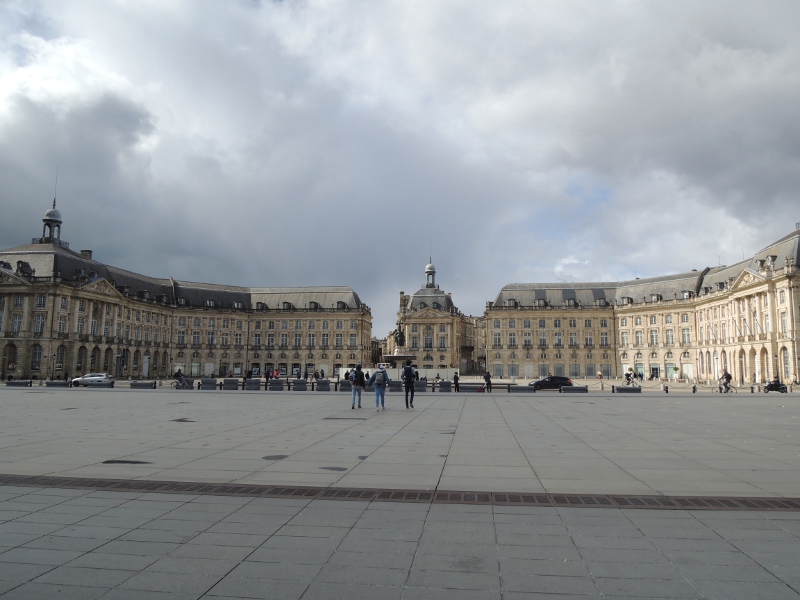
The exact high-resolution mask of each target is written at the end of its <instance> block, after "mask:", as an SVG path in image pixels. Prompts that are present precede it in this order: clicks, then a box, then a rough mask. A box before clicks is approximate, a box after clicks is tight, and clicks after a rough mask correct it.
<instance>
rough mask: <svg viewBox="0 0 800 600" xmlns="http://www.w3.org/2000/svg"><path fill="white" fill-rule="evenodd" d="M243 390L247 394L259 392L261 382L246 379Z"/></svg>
mask: <svg viewBox="0 0 800 600" xmlns="http://www.w3.org/2000/svg"><path fill="white" fill-rule="evenodd" d="M244 389H245V390H246V391H248V392H259V391H261V380H260V379H247V380H245V382H244Z"/></svg>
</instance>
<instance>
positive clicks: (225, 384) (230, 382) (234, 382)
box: [222, 379, 239, 391]
mask: <svg viewBox="0 0 800 600" xmlns="http://www.w3.org/2000/svg"><path fill="white" fill-rule="evenodd" d="M222 389H223V390H228V391H235V390H238V389H239V380H238V379H223V380H222Z"/></svg>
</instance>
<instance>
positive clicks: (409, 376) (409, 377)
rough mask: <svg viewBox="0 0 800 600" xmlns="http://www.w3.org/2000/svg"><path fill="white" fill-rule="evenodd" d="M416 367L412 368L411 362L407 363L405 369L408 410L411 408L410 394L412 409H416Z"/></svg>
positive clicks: (404, 379)
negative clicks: (409, 395)
mask: <svg viewBox="0 0 800 600" xmlns="http://www.w3.org/2000/svg"><path fill="white" fill-rule="evenodd" d="M415 379H416V378H415V377H414V367H412V366H411V361H410V360H407V361H406V366H405V367H403V384H404V385H405V388H406V408H408V407H409V403H408V394H409V393H411V404H410V406H411V408H414V381H415Z"/></svg>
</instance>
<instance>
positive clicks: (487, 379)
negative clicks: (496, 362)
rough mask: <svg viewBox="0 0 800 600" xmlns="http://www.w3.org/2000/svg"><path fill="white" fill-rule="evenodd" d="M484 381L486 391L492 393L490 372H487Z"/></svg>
mask: <svg viewBox="0 0 800 600" xmlns="http://www.w3.org/2000/svg"><path fill="white" fill-rule="evenodd" d="M483 380H484V381H485V382H486V386H485V391H486V392H491V391H492V376H491V375H490V374H489V371H486V373H484V375H483Z"/></svg>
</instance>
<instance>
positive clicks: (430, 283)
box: [425, 259, 436, 288]
mask: <svg viewBox="0 0 800 600" xmlns="http://www.w3.org/2000/svg"><path fill="white" fill-rule="evenodd" d="M428 260H430V259H428ZM425 287H426V288H435V287H436V267H434V266H433V261H431V262H429V263H428V266H426V267H425Z"/></svg>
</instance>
